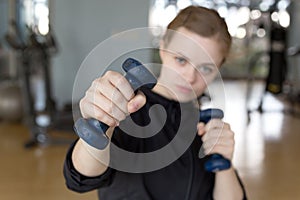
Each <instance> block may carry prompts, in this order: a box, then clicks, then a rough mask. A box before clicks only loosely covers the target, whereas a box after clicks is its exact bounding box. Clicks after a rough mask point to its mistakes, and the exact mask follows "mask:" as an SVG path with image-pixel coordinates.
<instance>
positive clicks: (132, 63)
mask: <svg viewBox="0 0 300 200" xmlns="http://www.w3.org/2000/svg"><path fill="white" fill-rule="evenodd" d="M122 68H123V70H124V71H125V72H126V74H125V78H126V79H127V80H128V82H129V83H130V85H131V87H132V88H133V90H134V91H136V90H138V89H139V88H141V87H147V88H149V89H152V88H153V87H154V86H155V84H156V82H157V80H156V78H155V77H154V76H153V74H152V73H151V72H150V71H149V70H148V69H147V68H146V67H145V66H144V65H142V64H141V63H140V62H139V61H137V60H135V59H133V58H128V59H126V60H125V61H124V63H123V64H122ZM108 128H109V126H108V125H107V124H104V123H102V122H99V121H98V120H96V119H92V118H90V119H84V118H79V119H78V120H77V121H76V122H75V125H74V130H75V132H76V134H77V135H78V136H79V137H80V138H81V139H83V140H84V141H85V142H86V143H88V144H89V145H91V146H93V147H95V148H97V149H100V150H101V149H105V147H106V146H107V145H108V143H109V138H108V137H107V135H106V134H105V133H106V131H107V129H108Z"/></svg>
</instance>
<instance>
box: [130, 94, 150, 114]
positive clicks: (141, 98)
mask: <svg viewBox="0 0 300 200" xmlns="http://www.w3.org/2000/svg"><path fill="white" fill-rule="evenodd" d="M145 103H146V97H145V95H144V93H142V92H141V91H138V93H137V94H136V95H135V96H134V97H133V98H132V99H131V100H130V101H129V102H128V105H127V109H128V112H129V113H134V112H136V111H138V110H139V109H140V108H141V107H143V106H144V105H145Z"/></svg>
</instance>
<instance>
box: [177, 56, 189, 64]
mask: <svg viewBox="0 0 300 200" xmlns="http://www.w3.org/2000/svg"><path fill="white" fill-rule="evenodd" d="M175 60H176V62H178V63H179V64H180V65H185V64H186V63H187V60H186V59H185V58H182V57H176V58H175Z"/></svg>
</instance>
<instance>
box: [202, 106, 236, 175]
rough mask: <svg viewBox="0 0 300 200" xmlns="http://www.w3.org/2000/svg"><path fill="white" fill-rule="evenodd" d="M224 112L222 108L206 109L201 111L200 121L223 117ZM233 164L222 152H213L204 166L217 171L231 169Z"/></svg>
mask: <svg viewBox="0 0 300 200" xmlns="http://www.w3.org/2000/svg"><path fill="white" fill-rule="evenodd" d="M223 117H224V113H223V111H222V110H220V109H206V110H201V111H200V112H199V121H200V122H203V123H205V124H206V123H208V122H209V120H211V119H222V118H223ZM230 166H231V162H230V160H228V159H226V158H224V157H223V156H222V155H221V154H211V155H209V158H208V160H207V161H206V162H205V164H204V168H205V170H206V171H209V172H217V171H221V170H225V169H229V168H230Z"/></svg>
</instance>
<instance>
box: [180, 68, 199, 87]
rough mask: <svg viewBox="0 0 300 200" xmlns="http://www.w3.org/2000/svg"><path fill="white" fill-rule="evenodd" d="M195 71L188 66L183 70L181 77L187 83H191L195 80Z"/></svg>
mask: <svg viewBox="0 0 300 200" xmlns="http://www.w3.org/2000/svg"><path fill="white" fill-rule="evenodd" d="M196 73H197V70H196V68H195V67H194V66H192V65H188V66H186V67H185V68H184V69H183V76H184V78H185V80H186V81H187V82H189V83H193V82H194V81H195V80H196V75H197V74H196Z"/></svg>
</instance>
